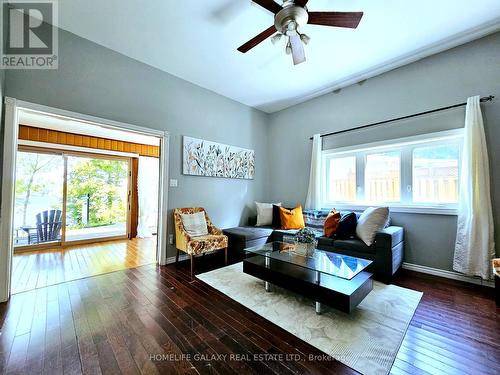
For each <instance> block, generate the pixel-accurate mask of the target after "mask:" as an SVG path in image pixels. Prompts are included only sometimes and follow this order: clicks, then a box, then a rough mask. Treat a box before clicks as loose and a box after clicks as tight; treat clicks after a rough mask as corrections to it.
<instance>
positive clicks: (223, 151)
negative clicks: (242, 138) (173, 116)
mask: <svg viewBox="0 0 500 375" xmlns="http://www.w3.org/2000/svg"><path fill="white" fill-rule="evenodd" d="M182 149H183V151H182V154H183V157H182V159H183V160H182V164H183V167H182V173H183V174H185V175H191V176H208V177H226V178H240V179H247V180H252V179H253V178H254V175H255V151H254V150H249V149H246V148H241V147H236V146H229V145H225V144H222V143H217V142H211V141H206V140H203V139H198V138H192V137H187V136H184V137H183V145H182Z"/></svg>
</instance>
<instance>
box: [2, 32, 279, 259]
mask: <svg viewBox="0 0 500 375" xmlns="http://www.w3.org/2000/svg"><path fill="white" fill-rule="evenodd" d="M59 43H60V44H59V52H60V60H59V69H58V70H54V71H45V70H44V71H41V70H38V71H37V70H32V71H21V70H10V71H8V72H7V75H6V93H5V94H6V95H8V96H12V97H15V98H17V99H21V100H26V101H30V102H34V103H40V104H44V105H48V106H52V107H57V108H62V109H65V110H70V111H76V112H79V113H84V114H89V115H94V116H99V117H103V118H107V119H112V120H116V121H123V122H128V123H132V124H137V125H140V126H145V127H150V128H154V129H161V130H168V131H169V132H170V133H171V139H170V146H171V148H170V153H169V156H170V178H176V179H178V180H179V187H177V188H170V191H169V207H170V208H174V207H183V206H198V205H199V206H203V207H205V208H206V209H207V211H208V213H209V215H210V217H211V219H212V220H213V221H214V223H215V224H216V225H218V226H220V227H231V226H236V225H238V224H240V223H243V222H244V221H245V220H246V216H247V215H248V213H249V211H251V210H253V209H254V204H253V202H254V200H265V199H266V197H267V189H266V183H267V180H268V175H269V173H268V167H267V160H268V147H267V141H266V140H267V131H268V129H267V126H268V125H267V124H268V115H267V114H265V113H263V112H260V111H257V110H254V109H251V108H249V107H246V106H244V105H242V104H239V103H237V102H235V101H232V100H229V99H227V98H225V97H222V96H220V95H217V94H215V93H213V92H211V91H208V90H205V89H203V88H200V87H198V86H196V85H193V84H190V83H188V82H186V81H183V80H181V79H178V78H176V77H174V76H172V75H169V74H167V73H164V72H162V71H160V70H157V69H154V68H152V67H150V66H148V65H145V64H142V63H140V62H138V61H136V60H133V59H130V58H128V57H125V56H123V55H121V54H118V53H116V52H113V51H111V50H109V49H107V48H104V47H101V46H99V45H97V44H94V43H92V42H90V41H88V40H85V39H82V38H80V37H77V36H75V35H74V34H71V33H68V32H65V31H62V30H61V32H60V34H59ZM182 135H189V136H193V137H198V138H204V139H208V140H212V141H217V142H222V143H227V144H231V145H236V146H240V147H245V148H251V149H255V153H256V176H255V179H254V180H236V179H222V178H206V177H189V176H183V175H182V174H181V166H182V165H181V143H182ZM169 214H170V212H169ZM172 230H173V227H172V225H171V226H170V228H169V232H172ZM174 254H175V252H174V249H173V248H169V251H168V255H169V256H172V255H174Z"/></svg>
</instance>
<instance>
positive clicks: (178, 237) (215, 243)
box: [174, 207, 228, 276]
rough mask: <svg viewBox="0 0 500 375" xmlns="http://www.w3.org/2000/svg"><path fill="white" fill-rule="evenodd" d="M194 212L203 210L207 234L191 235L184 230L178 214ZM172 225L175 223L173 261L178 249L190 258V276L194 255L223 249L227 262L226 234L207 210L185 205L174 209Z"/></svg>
mask: <svg viewBox="0 0 500 375" xmlns="http://www.w3.org/2000/svg"><path fill="white" fill-rule="evenodd" d="M196 212H204V213H205V220H206V221H207V227H208V234H207V235H205V236H197V237H191V236H189V235H188V234H187V232H186V231H185V230H184V225H183V224H182V220H181V215H180V214H194V213H196ZM174 225H175V247H176V248H177V253H176V255H175V263H176V264H177V262H178V261H179V253H180V251H183V252H185V253H186V254H188V255H189V257H190V258H191V276H193V274H194V261H193V258H194V256H195V255H200V254H205V253H208V252H212V251H214V250H224V260H225V263H226V264H227V243H228V240H227V236H225V235H224V234H222V231H221V230H220V229H219V228H217V227H216V226H215V225H213V223H212V222H211V221H210V218H209V217H208V215H207V212H206V211H205V209H204V208H201V207H186V208H175V209H174Z"/></svg>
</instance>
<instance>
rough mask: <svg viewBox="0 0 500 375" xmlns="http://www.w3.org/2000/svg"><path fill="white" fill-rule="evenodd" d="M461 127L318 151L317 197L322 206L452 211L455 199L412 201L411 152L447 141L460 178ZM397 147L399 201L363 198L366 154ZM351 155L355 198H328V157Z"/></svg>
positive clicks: (413, 211) (447, 213) (411, 210)
mask: <svg viewBox="0 0 500 375" xmlns="http://www.w3.org/2000/svg"><path fill="white" fill-rule="evenodd" d="M463 135H464V131H463V129H453V130H447V131H440V132H434V133H428V134H422V135H417V136H411V137H405V138H397V139H392V140H387V141H381V142H373V143H366V144H361V145H356V146H349V147H342V148H338V149H330V150H323V151H322V174H321V180H322V184H321V198H322V207H324V208H334V207H335V208H337V209H349V210H363V209H365V208H367V207H370V206H373V205H387V206H389V207H390V208H391V211H393V212H409V213H427V214H443V215H456V214H457V208H458V203H418V202H413V152H414V150H415V149H416V148H421V147H429V146H433V145H436V144H442V143H447V144H448V143H449V144H456V145H457V147H458V181H460V175H461V164H462V147H463ZM390 151H399V153H400V189H401V191H400V202H367V201H365V200H364V192H365V166H366V156H367V155H369V154H375V153H382V152H390ZM348 156H354V157H355V158H356V201H353V202H346V201H328V200H327V188H328V182H327V181H328V180H329V176H328V167H329V160H331V159H333V158H343V157H348Z"/></svg>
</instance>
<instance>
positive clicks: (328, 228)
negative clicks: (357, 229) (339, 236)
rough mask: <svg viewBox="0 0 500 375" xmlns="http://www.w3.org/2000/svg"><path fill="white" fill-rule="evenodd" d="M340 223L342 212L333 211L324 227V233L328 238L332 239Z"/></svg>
mask: <svg viewBox="0 0 500 375" xmlns="http://www.w3.org/2000/svg"><path fill="white" fill-rule="evenodd" d="M339 223H340V212H338V211H337V210H335V209H333V210H331V211H330V213H329V214H328V216H327V217H326V220H325V224H324V226H323V233H324V234H325V236H326V237H332V236H333V235H334V234H335V232H336V231H337V228H338V226H339Z"/></svg>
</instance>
